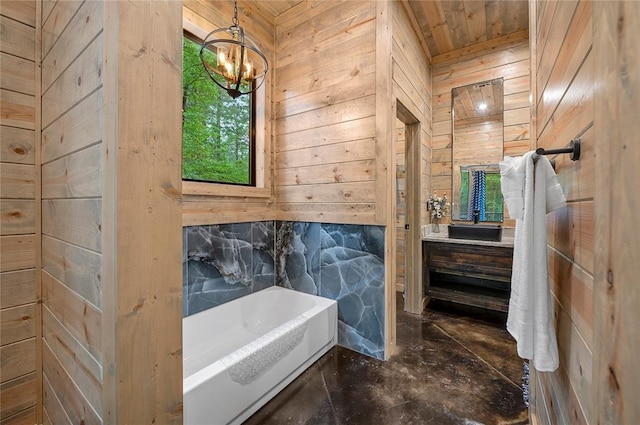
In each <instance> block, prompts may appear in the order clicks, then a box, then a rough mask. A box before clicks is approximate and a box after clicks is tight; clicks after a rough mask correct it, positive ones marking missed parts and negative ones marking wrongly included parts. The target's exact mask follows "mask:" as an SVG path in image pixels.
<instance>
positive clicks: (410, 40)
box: [392, 2, 432, 231]
mask: <svg viewBox="0 0 640 425" xmlns="http://www.w3.org/2000/svg"><path fill="white" fill-rule="evenodd" d="M392 5H393V10H392V12H393V26H392V34H393V48H392V58H393V61H392V62H393V63H392V66H393V69H392V80H393V97H394V99H395V100H396V101H397V102H400V103H401V104H402V105H403V106H404V107H405V108H407V109H408V110H409V112H411V114H412V115H413V116H414V117H415V118H416V119H417V121H418V122H419V123H420V134H419V138H420V143H421V147H420V151H421V157H420V176H419V177H418V180H419V185H420V189H419V193H420V199H419V202H420V223H422V224H426V223H428V222H429V219H428V213H427V209H426V201H427V198H428V197H429V193H430V192H431V171H432V167H431V143H432V140H431V134H432V117H431V115H432V113H431V112H432V95H431V92H432V89H431V79H432V74H431V68H432V67H431V64H430V63H429V56H428V52H426V51H425V50H424V47H423V43H422V40H421V39H420V38H419V37H418V35H417V33H416V32H415V30H414V29H413V25H412V22H411V17H410V15H408V14H407V13H406V9H405V7H404V6H403V4H402V3H400V2H393V3H392ZM416 231H417V229H416Z"/></svg>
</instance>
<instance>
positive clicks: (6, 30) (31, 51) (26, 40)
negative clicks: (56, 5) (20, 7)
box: [0, 2, 36, 62]
mask: <svg viewBox="0 0 640 425" xmlns="http://www.w3.org/2000/svg"><path fill="white" fill-rule="evenodd" d="M3 3H4V2H3ZM34 16H35V10H34ZM34 16H31V17H30V18H29V19H28V20H29V21H31V20H33V19H34ZM18 19H20V18H19V17H18ZM0 36H2V51H3V52H5V53H9V54H10V55H13V56H17V57H19V58H23V59H27V60H29V61H32V62H33V61H34V60H35V54H36V46H35V42H36V30H35V28H34V27H33V26H32V25H29V24H28V23H24V22H20V20H15V19H13V18H9V17H7V16H4V8H3V14H2V15H0Z"/></svg>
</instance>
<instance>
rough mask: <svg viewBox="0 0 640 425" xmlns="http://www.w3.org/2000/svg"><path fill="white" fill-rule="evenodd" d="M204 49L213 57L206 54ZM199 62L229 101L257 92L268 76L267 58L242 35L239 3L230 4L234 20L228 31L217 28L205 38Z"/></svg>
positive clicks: (235, 1)
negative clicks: (230, 98) (224, 92)
mask: <svg viewBox="0 0 640 425" xmlns="http://www.w3.org/2000/svg"><path fill="white" fill-rule="evenodd" d="M205 50H208V51H210V52H212V53H213V55H210V54H205ZM200 60H201V61H202V65H203V66H204V69H205V71H206V72H207V74H209V77H210V78H211V79H212V80H213V82H215V83H216V84H217V85H218V86H220V87H222V88H223V89H224V90H226V92H227V93H229V96H231V97H232V98H234V99H235V98H237V97H239V96H241V95H243V94H249V93H253V92H254V91H256V90H257V89H258V88H259V87H260V86H261V85H262V83H263V82H264V78H265V76H266V75H267V71H268V64H267V58H266V57H265V56H264V55H263V54H262V52H260V50H259V49H258V47H257V46H256V44H255V43H254V42H253V41H251V40H250V39H249V38H247V37H246V36H245V35H244V30H243V29H242V27H241V26H240V24H239V23H238V2H237V0H234V2H233V21H232V24H231V26H230V27H229V28H218V29H216V30H213V31H211V32H210V33H209V34H207V36H206V37H205V39H204V41H203V42H202V47H201V48H200Z"/></svg>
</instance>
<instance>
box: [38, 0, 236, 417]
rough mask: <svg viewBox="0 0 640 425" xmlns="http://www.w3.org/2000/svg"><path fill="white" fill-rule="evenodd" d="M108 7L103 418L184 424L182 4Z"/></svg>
mask: <svg viewBox="0 0 640 425" xmlns="http://www.w3.org/2000/svg"><path fill="white" fill-rule="evenodd" d="M225 3H227V2H225ZM105 7H106V8H107V9H106V10H105V30H104V32H103V35H104V40H105V46H104V52H105V66H106V68H105V72H104V75H108V76H109V81H108V83H107V82H106V79H105V87H104V96H105V104H106V105H107V106H106V107H105V109H104V111H103V113H104V114H105V117H104V123H105V131H104V137H103V145H104V146H103V152H104V155H102V165H103V174H102V176H103V179H104V191H103V197H102V210H103V216H102V225H103V227H104V228H105V229H110V231H109V232H104V233H103V241H102V252H103V256H102V262H103V267H102V274H101V276H100V281H101V282H103V285H102V288H103V303H102V319H103V320H102V324H103V327H102V345H101V346H102V350H103V354H104V357H103V365H104V368H103V370H104V371H105V374H104V378H103V383H102V388H103V395H102V396H103V401H102V406H103V411H104V415H103V416H104V418H103V419H104V421H105V422H108V423H114V424H115V423H131V424H142V423H153V422H157V423H164V424H181V423H182V379H181V377H182V349H181V347H182V261H181V255H182V226H181V225H182V203H181V201H182V189H181V167H180V163H181V161H180V160H179V158H180V155H181V145H180V143H179V140H180V138H181V124H182V120H181V107H182V103H181V99H182V73H181V66H180V63H181V56H182V49H181V43H179V42H178V40H181V38H182V7H183V6H182V2H175V1H165V2H106V3H105ZM123 34H126V37H125V36H123ZM89 48H90V47H89ZM54 85H55V83H54ZM149 105H154V106H153V107H149ZM132 182H135V183H136V184H132ZM160 229H162V231H159V230H160ZM131 341H135V343H134V344H132V343H131ZM45 354H46V350H45ZM46 358H47V356H45V360H46ZM46 370H47V369H46V362H45V371H46ZM78 379H79V377H78ZM52 383H53V382H52ZM140 388H144V389H145V390H144V391H140ZM73 411H74V410H72V409H69V410H67V413H68V414H69V417H70V418H71V419H72V420H73V421H75V419H74V417H73V416H74V413H73Z"/></svg>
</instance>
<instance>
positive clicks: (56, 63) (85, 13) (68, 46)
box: [42, 1, 103, 92]
mask: <svg viewBox="0 0 640 425" xmlns="http://www.w3.org/2000/svg"><path fill="white" fill-rule="evenodd" d="M102 26H103V24H102V4H101V3H100V2H96V1H90V2H84V3H82V6H80V8H79V9H78V11H77V12H76V14H75V15H74V16H73V18H72V19H71V21H69V23H68V24H67V25H66V26H65V27H64V28H63V29H64V30H63V32H62V33H60V34H56V33H51V34H49V35H50V36H51V37H52V38H53V39H55V44H54V45H53V46H52V47H51V50H49V51H48V53H47V56H46V57H45V58H44V59H43V61H42V91H43V92H46V91H47V89H48V88H49V87H50V86H51V83H52V82H53V81H54V80H55V79H56V78H58V77H59V76H60V74H61V73H62V71H64V70H65V69H66V68H67V67H68V66H69V65H70V64H71V63H73V62H74V61H75V59H76V57H77V56H78V55H79V54H80V52H82V50H83V49H84V48H85V47H86V46H87V45H88V44H89V43H90V42H91V40H93V38H94V37H95V36H96V35H97V34H98V33H99V32H100V31H101V30H102ZM59 29H60V28H58V27H55V26H54V27H52V28H51V31H55V30H59ZM43 32H44V30H43Z"/></svg>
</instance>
